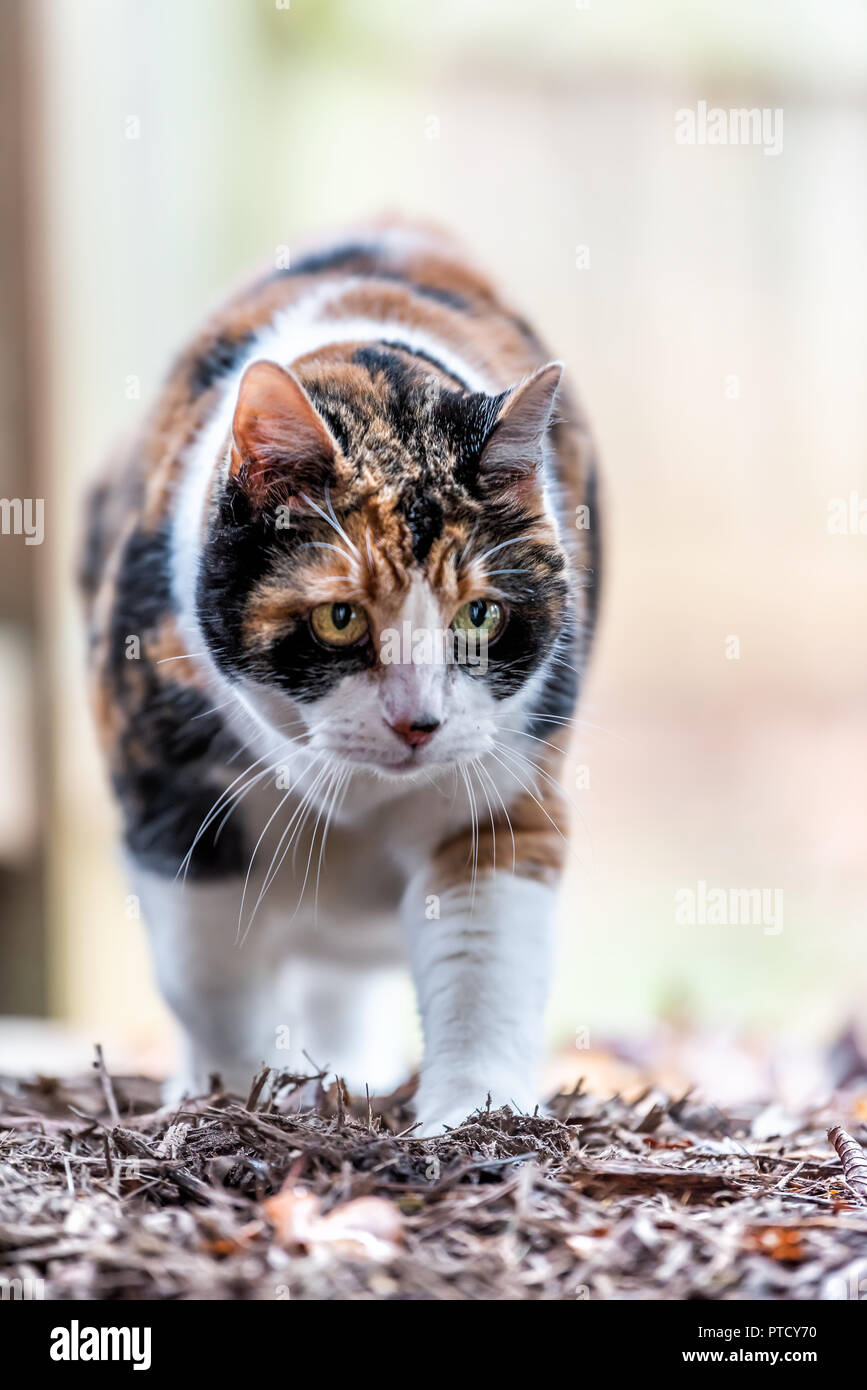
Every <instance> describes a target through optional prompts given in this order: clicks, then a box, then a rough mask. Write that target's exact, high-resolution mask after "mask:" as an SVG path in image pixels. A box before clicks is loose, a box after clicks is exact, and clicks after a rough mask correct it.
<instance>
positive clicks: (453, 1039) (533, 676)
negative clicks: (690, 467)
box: [82, 222, 599, 1135]
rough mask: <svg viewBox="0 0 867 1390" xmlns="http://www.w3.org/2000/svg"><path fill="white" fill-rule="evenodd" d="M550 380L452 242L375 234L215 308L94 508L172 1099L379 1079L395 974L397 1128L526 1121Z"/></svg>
mask: <svg viewBox="0 0 867 1390" xmlns="http://www.w3.org/2000/svg"><path fill="white" fill-rule="evenodd" d="M561 373H562V366H561V364H560V363H559V362H556V361H551V360H550V359H549V357H548V354H547V353H546V352H545V350H544V348H543V347H542V346H541V344H540V342H539V340H538V339H537V337H536V335H535V333H534V332H533V331H532V329H531V328H530V327H529V326H528V325H527V324H526V322H524V321H523V320H522V319H521V318H520V317H518V316H517V315H516V314H514V313H513V312H512V311H511V310H510V309H509V308H508V307H507V306H506V305H505V304H504V302H503V301H501V299H500V298H499V296H498V295H497V293H496V291H495V290H494V288H493V287H492V285H491V284H490V283H489V282H488V280H487V278H486V277H485V276H484V275H483V274H482V273H481V272H480V271H478V270H477V269H475V268H474V267H473V266H471V265H470V263H469V262H468V261H467V259H466V258H465V255H464V252H463V250H462V248H461V247H460V246H459V245H458V244H457V243H456V242H455V241H453V240H452V239H451V237H450V236H449V235H447V234H446V233H444V232H442V231H440V230H437V229H431V228H428V227H426V226H422V225H419V226H416V225H410V224H401V223H396V222H383V223H381V224H373V225H371V226H370V227H367V228H366V229H364V230H363V231H361V232H357V233H354V234H352V235H351V236H350V237H349V238H348V239H346V238H344V239H339V238H338V239H332V240H330V241H328V242H323V243H319V244H316V243H314V244H313V245H312V246H311V247H310V248H309V249H307V250H304V251H303V252H302V254H301V255H300V256H299V257H296V258H295V259H294V261H293V262H292V264H291V266H290V267H289V268H280V269H276V270H275V269H272V270H270V271H269V272H268V273H266V274H264V275H261V276H260V277H259V278H258V279H257V280H256V281H255V283H253V284H252V285H250V286H249V287H247V288H245V289H244V290H243V291H241V292H240V293H236V294H235V296H234V297H233V298H231V299H230V301H229V302H228V304H227V305H226V306H225V307H224V308H223V309H222V310H221V311H220V312H218V313H217V314H216V316H215V317H213V318H212V319H211V321H210V322H209V323H208V324H207V326H206V327H205V328H204V329H203V330H202V331H201V333H200V334H199V335H198V337H197V338H196V339H195V341H194V342H193V343H192V344H191V346H189V347H188V348H187V350H186V351H184V352H183V353H182V355H181V356H180V357H179V359H178V360H177V361H176V363H175V365H174V367H173V369H172V370H171V372H170V374H169V376H168V379H167V381H166V383H165V386H164V389H163V390H162V392H161V394H160V396H159V399H158V401H157V402H156V406H155V408H154V409H153V410H152V412H151V414H150V416H149V418H148V419H147V421H146V423H145V425H144V427H143V429H142V430H141V431H140V432H139V434H138V435H137V437H136V438H135V439H134V440H133V442H132V443H131V444H128V445H127V446H126V447H125V449H124V450H123V451H122V452H121V453H120V454H119V455H117V456H116V457H115V460H114V461H113V463H112V466H111V468H110V469H109V471H108V473H107V475H106V476H105V478H104V479H103V481H102V482H101V484H100V485H99V486H98V487H97V488H96V489H95V490H94V492H93V494H92V496H91V501H90V508H89V525H88V535H87V544H86V554H85V559H84V565H83V575H82V578H83V587H84V593H85V598H86V607H87V614H88V627H89V651H90V671H91V677H92V690H93V704H94V709H95V716H96V723H97V727H98V730H99V734H100V739H101V743H102V746H103V749H104V752H105V757H106V759H107V762H108V767H109V770H110V776H111V781H112V785H113V789H114V793H115V796H116V798H117V801H118V803H119V807H120V811H121V815H122V821H123V837H124V845H125V856H126V861H127V865H128V871H129V875H130V877H131V880H132V884H133V887H134V889H135V892H136V894H137V895H138V897H139V900H140V904H141V909H142V912H143V915H144V917H145V920H146V922H147V924H148V928H149V932H150V938H151V944H152V951H153V958H154V962H155V970H156V977H157V981H158V983H159V986H160V988H161V990H162V993H163V995H164V997H165V999H166V1000H167V1002H168V1004H169V1006H170V1008H171V1009H172V1011H173V1013H174V1015H175V1016H176V1019H177V1020H178V1022H179V1024H180V1028H181V1033H182V1038H183V1043H184V1063H183V1067H182V1069H181V1071H180V1073H179V1075H178V1077H177V1078H176V1083H175V1087H176V1089H175V1094H178V1095H179V1094H182V1093H184V1092H191V1093H195V1092H201V1091H203V1090H204V1089H205V1088H207V1087H208V1086H209V1084H211V1081H212V1078H213V1076H214V1074H218V1075H219V1077H220V1079H221V1082H222V1084H223V1085H224V1086H225V1087H227V1088H230V1089H233V1090H235V1091H238V1092H239V1093H241V1094H246V1092H247V1090H248V1088H249V1085H250V1080H251V1076H252V1075H253V1073H254V1072H255V1071H257V1070H258V1069H259V1068H260V1066H261V1064H262V1063H263V1062H267V1063H268V1064H270V1065H274V1066H282V1067H285V1066H286V1065H287V1064H288V1063H289V1062H290V1061H291V1062H293V1063H294V1064H297V1065H299V1066H300V1067H301V1068H302V1069H304V1070H306V1071H308V1072H309V1070H310V1061H311V1060H312V1061H313V1062H314V1063H315V1064H316V1065H317V1066H321V1067H322V1068H323V1069H326V1068H327V1069H329V1071H330V1072H333V1073H336V1074H339V1075H340V1076H341V1077H343V1078H344V1079H345V1080H346V1082H347V1084H348V1085H349V1086H350V1087H358V1086H360V1087H362V1088H363V1087H364V1085H365V1084H368V1085H369V1086H370V1089H371V1091H372V1092H376V1091H379V1092H382V1091H384V1090H387V1089H389V1088H391V1087H392V1086H394V1085H396V1084H397V1083H398V1081H400V1080H401V1079H405V1076H406V1069H407V1066H408V1058H407V1055H406V1049H405V1045H404V1041H403V1030H402V1026H401V1023H400V1019H399V1017H398V1016H397V1015H396V1009H395V1005H394V1003H393V998H394V995H393V987H392V983H391V981H392V978H393V977H392V975H391V974H390V973H389V972H390V971H392V970H393V967H394V966H395V964H396V963H400V962H404V961H405V962H408V963H409V966H410V970H411V974H412V978H413V981H414V985H415V991H416V998H417V1002H418V1010H419V1015H420V1019H421V1024H422V1032H423V1039H424V1053H423V1061H422V1063H421V1068H420V1079H419V1083H418V1089H417V1093H416V1099H415V1104H416V1114H417V1117H418V1121H419V1129H418V1131H417V1132H418V1133H420V1134H423V1135H427V1134H436V1133H440V1132H442V1131H443V1130H444V1129H446V1128H449V1127H454V1126H455V1125H459V1124H461V1123H462V1122H463V1121H464V1120H465V1119H466V1117H467V1116H468V1115H469V1114H470V1113H471V1112H473V1111H475V1110H476V1109H477V1108H478V1107H480V1106H484V1105H485V1104H486V1103H487V1102H488V1098H489V1097H490V1103H491V1104H492V1105H493V1106H500V1105H502V1104H509V1105H511V1106H512V1107H513V1108H518V1109H523V1110H527V1109H532V1107H534V1106H535V1105H536V1103H537V1101H538V1099H539V1097H538V1095H537V1086H538V1067H539V1063H540V1057H541V1046H542V1035H543V1015H544V1008H545V1001H546V994H547V987H548V980H549V975H550V969H551V965H550V956H551V937H552V927H553V921H554V914H555V905H556V893H557V885H558V880H559V878H560V874H561V870H562V867H563V862H564V852H565V847H566V834H567V815H566V804H565V800H564V797H563V794H562V792H561V790H560V773H561V771H562V764H563V760H564V756H565V750H566V746H567V739H568V736H569V733H570V729H571V726H572V722H573V712H574V708H575V702H576V699H577V695H578V688H579V681H580V675H581V673H582V672H583V671H584V669H585V666H586V661H587V656H588V652H589V647H590V639H591V635H592V632H593V627H594V621H595V614H596V600H597V593H598V575H599V519H598V516H597V503H596V468H595V463H594V451H593V447H592V443H591V439H590V436H589V433H588V430H587V428H586V425H585V424H584V422H583V419H582V417H581V416H580V415H579V414H578V412H577V408H576V407H575V405H574V404H572V403H571V402H570V401H569V400H568V398H567V397H566V395H565V394H564V391H563V388H562V386H561ZM326 840H327V853H325V852H324V851H325V845H326ZM287 1043H288V1047H287ZM362 1093H363V1089H362Z"/></svg>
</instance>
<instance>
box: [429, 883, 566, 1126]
mask: <svg viewBox="0 0 867 1390" xmlns="http://www.w3.org/2000/svg"><path fill="white" fill-rule="evenodd" d="M530 873H533V874H534V873H535V870H534V869H532V868H531V869H530V871H529V873H527V872H525V873H522V870H521V865H520V864H518V865H517V867H516V872H515V873H514V874H513V873H512V872H511V862H510V863H509V867H508V868H503V869H491V870H489V871H488V872H485V873H483V874H482V875H481V876H480V877H479V878H478V881H477V882H476V885H475V890H473V887H472V884H471V882H469V881H461V882H459V883H457V884H453V885H452V886H449V887H445V886H442V887H441V888H440V891H439V892H438V891H437V873H436V863H434V865H432V866H431V867H430V868H429V869H428V870H427V871H426V872H425V873H424V874H420V875H417V876H416V877H415V879H414V880H413V881H412V883H411V884H410V886H409V889H408V891H407V893H406V896H405V900H404V913H405V921H406V925H407V930H408V935H409V946H410V956H411V962H412V969H413V976H414V980H415V986H416V993H417V997H418V1004H419V1011H420V1014H421V1019H422V1026H423V1029H424V1040H425V1046H424V1061H423V1064H422V1069H421V1080H420V1083H419V1090H418V1095H417V1098H416V1114H417V1116H418V1118H419V1120H420V1121H421V1126H422V1127H421V1130H420V1131H418V1132H419V1133H420V1134H421V1135H429V1134H439V1133H441V1132H442V1131H443V1129H444V1128H445V1127H446V1126H448V1127H450V1128H451V1127H454V1126H455V1125H459V1124H461V1123H462V1122H463V1121H464V1120H465V1119H466V1117H467V1116H468V1115H469V1114H470V1113H471V1112H472V1111H473V1110H476V1109H477V1108H479V1107H484V1105H485V1104H486V1101H487V1097H488V1095H490V1098H491V1106H492V1107H494V1108H496V1107H499V1106H501V1105H507V1104H508V1105H511V1106H512V1107H513V1108H515V1109H518V1110H532V1109H533V1107H534V1106H535V1104H536V1102H537V1101H538V1099H539V1096H538V1093H537V1084H538V1076H537V1073H538V1066H539V1061H540V1054H541V1048H542V1035H543V1024H544V1010H545V1003H546V997H547V991H548V982H549V975H550V960H551V948H552V936H553V924H554V912H555V903H556V893H555V887H554V884H553V883H552V882H551V881H547V880H549V877H550V876H549V875H548V874H547V873H546V874H544V875H543V876H542V877H541V878H540V877H537V876H530Z"/></svg>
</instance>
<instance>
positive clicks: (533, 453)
mask: <svg viewBox="0 0 867 1390" xmlns="http://www.w3.org/2000/svg"><path fill="white" fill-rule="evenodd" d="M562 375H563V363H562V362H548V363H547V364H546V365H545V366H544V367H540V368H539V369H538V371H535V372H534V373H533V375H532V376H530V377H527V379H526V380H525V381H522V382H520V383H519V384H518V385H517V386H515V387H513V388H512V390H511V391H510V392H509V393H508V395H507V396H506V398H505V400H504V401H503V402H502V404H501V406H500V409H499V412H498V414H497V416H496V418H495V420H494V423H493V425H492V427H491V429H490V432H489V433H488V436H487V438H486V440H485V443H484V446H483V448H482V454H481V459H480V462H479V482H480V485H481V487H482V489H483V490H484V491H485V492H490V493H499V492H512V493H516V494H517V495H518V496H525V495H527V494H528V493H529V492H531V491H532V490H533V489H534V488H535V486H536V482H537V477H538V471H539V466H540V464H541V462H542V445H543V443H544V439H545V435H546V433H547V431H548V426H549V425H550V423H551V416H552V413H553V410H554V402H555V400H556V396H557V388H558V387H559V385H560V379H561V377H562Z"/></svg>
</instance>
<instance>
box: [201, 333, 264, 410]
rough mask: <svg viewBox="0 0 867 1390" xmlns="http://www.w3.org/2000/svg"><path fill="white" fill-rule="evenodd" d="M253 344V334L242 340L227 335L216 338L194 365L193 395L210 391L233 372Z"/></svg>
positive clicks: (248, 334) (246, 335)
mask: <svg viewBox="0 0 867 1390" xmlns="http://www.w3.org/2000/svg"><path fill="white" fill-rule="evenodd" d="M252 342H253V335H252V334H251V333H247V334H245V335H244V336H243V337H241V338H230V337H228V336H227V335H225V334H224V335H222V336H221V337H219V338H215V339H214V341H213V342H212V343H211V345H210V347H209V348H208V350H207V352H205V353H204V354H203V355H202V356H201V357H199V358H198V360H197V361H196V362H194V363H193V367H192V371H191V373H190V390H191V392H192V394H193V395H194V396H200V395H201V394H202V393H203V392H204V391H209V390H210V388H211V387H212V386H213V385H214V383H215V382H217V381H219V380H220V378H221V377H223V376H226V375H227V373H229V372H231V371H232V370H233V369H234V368H235V367H236V366H237V365H238V363H239V362H240V361H241V358H242V357H243V356H244V353H245V352H246V351H247V348H248V347H249V346H250V344H251V343H252Z"/></svg>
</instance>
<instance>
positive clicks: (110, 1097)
mask: <svg viewBox="0 0 867 1390" xmlns="http://www.w3.org/2000/svg"><path fill="white" fill-rule="evenodd" d="M95 1050H96V1061H95V1062H94V1064H93V1065H94V1066H95V1067H96V1070H97V1073H98V1075H99V1084H100V1086H101V1087H102V1094H103V1095H104V1096H105V1103H106V1106H107V1107H108V1113H109V1115H110V1116H111V1122H112V1124H113V1125H119V1124H120V1111H119V1110H118V1108H117V1099H116V1097H115V1094H114V1087H113V1086H112V1084H111V1077H110V1076H109V1074H108V1072H107V1071H106V1067H105V1058H104V1057H103V1055H102V1044H101V1043H96V1044H95Z"/></svg>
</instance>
